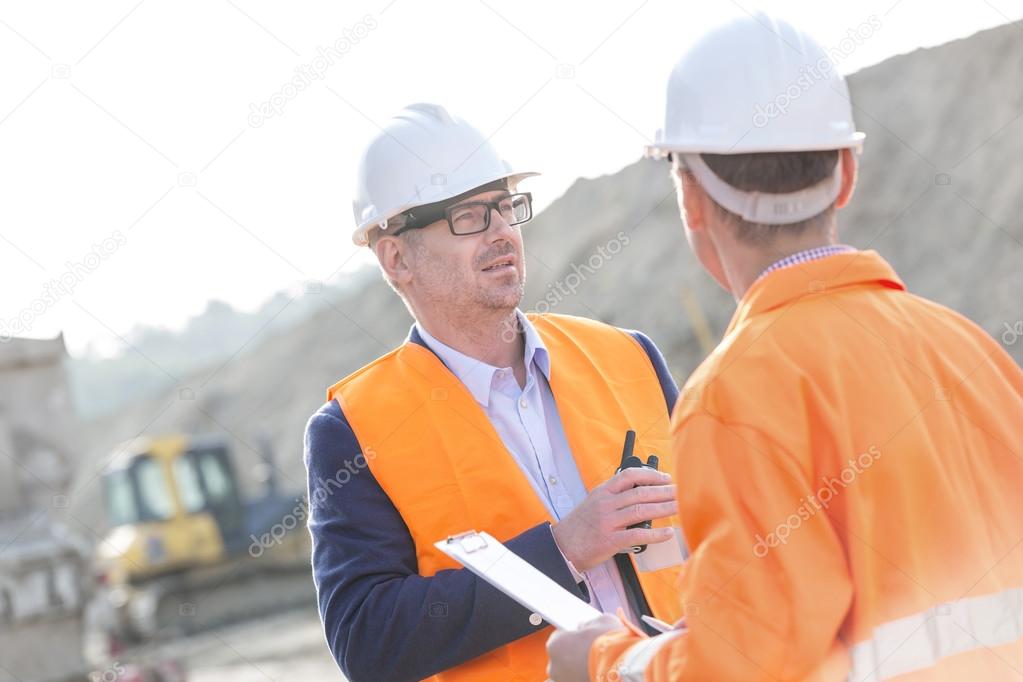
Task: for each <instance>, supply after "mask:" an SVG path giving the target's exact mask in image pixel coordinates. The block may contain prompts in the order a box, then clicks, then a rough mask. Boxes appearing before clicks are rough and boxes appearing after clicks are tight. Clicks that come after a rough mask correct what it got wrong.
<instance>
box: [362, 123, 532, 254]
mask: <svg viewBox="0 0 1023 682" xmlns="http://www.w3.org/2000/svg"><path fill="white" fill-rule="evenodd" d="M533 175H539V173H532V172H525V173H523V172H518V173H517V172H515V171H514V170H512V167H511V166H510V165H509V164H508V163H507V162H506V161H504V160H503V159H502V158H501V157H500V156H498V154H497V151H496V150H495V149H494V147H493V146H492V145H491V144H490V142H489V141H488V140H487V139H486V138H485V137H484V136H483V135H482V134H480V132H479V131H478V130H476V129H475V128H473V127H472V126H471V125H469V124H468V123H466V122H465V121H464V120H463V119H461V118H457V117H455V116H452V115H451V114H449V113H448V112H447V110H446V109H444V107H442V106H440V105H437V104H423V103H420V104H410V105H409V106H407V107H405V108H404V109H402V110H401V111H400V112H398V114H397V115H395V116H394V117H393V118H392V119H391V120H390V121H388V122H387V123H386V124H385V125H384V126H383V127H382V129H381V131H380V133H379V134H377V135H376V136H375V137H374V138H373V139H372V141H371V142H370V143H369V145H368V146H367V147H366V150H365V152H363V154H362V158H361V160H360V162H359V170H358V177H357V181H356V182H357V184H356V189H355V200H354V201H353V202H352V205H353V209H354V211H355V225H356V227H355V231H354V232H353V233H352V241H353V242H355V244H356V246H365V245H367V244H368V241H367V235H368V232H369V230H371V229H372V228H374V227H379V228H381V229H386V225H387V221H388V220H389V219H390V218H393V217H394V216H396V215H399V214H400V213H402V212H404V211H407V210H408V209H410V208H414V207H416V206H423V205H425V204H432V203H435V202H438V201H444V200H446V199H451V198H454V197H457V196H459V195H461V194H465V193H466V192H469V191H471V190H472V189H474V188H476V187H481V186H483V185H486V184H489V183H491V182H494V181H495V180H501V179H505V178H506V179H508V181H509V183H510V184H516V183H518V182H519V181H520V180H522V179H523V178H527V177H530V176H533Z"/></svg>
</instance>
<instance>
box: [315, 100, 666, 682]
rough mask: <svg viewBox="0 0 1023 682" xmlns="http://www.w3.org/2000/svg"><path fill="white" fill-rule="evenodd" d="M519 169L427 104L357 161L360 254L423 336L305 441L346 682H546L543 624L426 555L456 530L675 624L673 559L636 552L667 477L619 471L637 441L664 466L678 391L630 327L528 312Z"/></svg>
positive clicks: (524, 203) (660, 512)
mask: <svg viewBox="0 0 1023 682" xmlns="http://www.w3.org/2000/svg"><path fill="white" fill-rule="evenodd" d="M531 175H535V173H522V172H517V171H515V170H514V169H512V167H511V166H510V165H509V164H507V163H506V162H505V161H503V160H502V159H501V158H500V157H499V156H498V155H497V152H496V151H495V150H494V148H493V147H492V146H491V145H490V144H489V142H488V141H487V140H486V139H485V138H484V137H483V136H482V135H481V134H480V133H479V132H478V131H477V130H475V129H474V128H473V127H472V126H470V125H469V124H467V123H466V122H465V121H464V120H462V119H460V118H458V117H454V116H452V115H450V114H449V113H448V112H447V111H446V110H445V109H444V108H443V107H440V106H437V105H434V104H414V105H411V106H409V107H406V108H405V109H403V110H402V111H401V112H400V113H399V114H398V115H397V116H395V117H394V118H393V119H392V120H391V121H389V122H388V123H387V124H386V125H385V126H383V129H382V131H381V133H380V134H379V135H377V136H376V137H375V138H374V139H373V141H372V142H371V143H370V145H369V146H368V148H367V150H366V152H365V153H364V155H363V156H362V159H361V162H360V166H359V176H358V188H357V193H356V200H355V218H356V230H355V234H354V241H355V243H356V244H359V245H368V246H369V247H370V248H372V249H373V251H374V253H375V254H376V257H377V259H378V261H379V263H380V267H381V269H382V271H383V274H384V276H385V278H386V279H387V281H388V282H389V283H390V284H391V285H392V286H393V287H394V289H395V290H396V291H397V292H398V294H399V295H400V296H401V297H402V299H403V300H404V302H405V304H406V305H407V307H408V309H409V311H410V312H411V313H412V316H413V317H414V318H415V320H416V321H415V324H414V325H413V326H412V329H411V331H410V333H409V336H408V339H407V340H406V342H405V343H404V344H402V345H401V346H400V347H399V348H397V349H396V350H394V351H392V352H391V353H388V354H387V355H384V356H383V357H381V358H379V359H378V360H376V361H374V362H373V363H371V364H369V365H367V366H366V367H364V368H362V369H360V370H358V371H357V372H355V373H353V374H351V375H350V376H348V377H346V378H344V379H342V380H340V381H338V382H336V383H335V384H333V385H332V386H330V388H329V389H328V390H327V402H326V403H325V404H324V405H323V406H322V407H321V408H320V409H319V410H318V411H317V412H316V414H314V415H313V416H312V417H311V418H310V420H309V423H308V424H307V427H306V436H305V460H306V465H307V468H308V473H309V520H308V525H309V530H310V532H311V534H312V539H313V573H314V580H315V583H316V588H317V595H318V599H319V605H320V614H321V617H322V620H323V624H324V629H325V633H326V636H327V642H328V644H329V646H330V649H331V651H332V653H333V654H334V656H335V658H336V660H337V662H338V664H339V665H340V667H341V669H342V670H343V671H344V673H345V674H346V675H347V676H348V677H349V678H350V679H351V680H353V681H354V682H360V681H362V680H371V681H374V682H375V681H377V680H388V681H389V682H395V681H398V680H420V679H424V678H431V679H434V677H432V676H436V677H435V679H438V680H480V681H483V680H486V681H488V682H489V681H491V680H524V681H529V682H532V681H534V680H537V681H539V680H543V679H544V677H545V669H546V663H547V660H546V652H545V650H544V642H545V641H546V632H545V630H546V628H547V625H546V623H544V622H543V620H542V619H541V618H540V616H538V615H537V614H531V613H530V612H529V611H528V610H526V609H524V608H522V607H520V606H518V605H517V604H516V603H515V602H513V601H512V600H511V599H509V598H508V597H505V596H504V595H503V594H502V593H501V592H499V591H498V590H497V589H495V588H493V587H491V586H490V585H488V583H486V582H485V581H483V580H482V579H480V578H478V577H477V576H476V575H474V574H473V573H471V572H470V571H469V570H467V569H464V568H461V567H460V566H458V565H457V564H456V563H455V562H454V561H453V560H452V559H450V558H448V557H447V556H446V555H445V554H444V553H442V552H441V551H440V550H439V549H437V548H436V547H434V543H435V542H437V541H440V540H443V539H445V538H447V537H449V536H455V535H458V534H461V533H464V532H466V531H471V530H477V531H486V532H488V533H490V534H491V535H493V536H494V537H495V538H497V539H498V540H499V541H502V542H504V543H506V545H507V546H508V547H509V548H510V549H511V550H513V551H514V552H516V553H517V554H518V555H520V556H521V557H522V558H523V559H525V560H526V561H527V562H529V563H530V564H532V565H533V566H535V567H537V568H538V569H540V570H541V571H542V572H543V573H545V574H547V575H548V576H550V577H551V578H552V579H554V580H555V581H557V582H558V583H559V584H561V585H562V586H563V587H565V588H566V589H568V590H570V591H572V592H573V593H574V594H576V595H577V596H579V597H580V598H583V599H588V600H589V601H590V602H591V603H592V604H593V605H594V606H596V607H598V608H599V609H601V610H603V611H605V612H615V611H616V610H618V609H622V610H623V612H625V613H626V614H628V616H629V617H630V618H634V619H639V618H640V617H641V616H643V615H649V616H655V617H658V618H661V619H670V620H674V619H675V618H676V617H678V616H679V615H680V611H679V609H678V604H677V600H676V599H675V587H674V586H675V584H676V582H677V570H678V568H677V566H678V564H679V563H680V562H681V558H682V551H681V550H680V549H676V553H677V554H678V560H677V561H675V562H674V564H673V565H672V562H663V565H662V564H660V563H659V564H658V565H656V566H654V565H653V564H651V565H648V566H646V568H653V569H657V570H650V571H645V570H642V569H643V568H644V566H643V565H642V562H640V561H636V562H634V561H633V560H632V558H630V556H631V555H629V554H628V550H629V548H632V547H634V546H639V545H644V544H649V545H651V546H653V545H656V544H658V543H666V542H670V543H672V544H676V545H677V544H678V541H677V540H676V538H677V534H676V532H675V531H674V530H673V529H672V528H671V526H673V525H675V526H677V523H676V524H673V523H672V520H671V519H672V516H673V515H674V514H675V512H676V502H675V492H676V491H675V487H674V485H673V484H672V483H671V480H672V477H671V472H672V471H673V467H671V466H668V467H663V469H664V471H661V472H659V471H656V470H653V469H641V468H628V469H625V470H623V471H622V472H621V473H616V469H617V468H618V466H619V464H620V463H621V462H622V459H621V452H622V443H623V441H624V440H625V437H626V432H627V431H629V430H634V431H635V432H636V434H637V435H636V439H635V446H634V449H635V451H636V455H639V456H641V457H643V458H644V459H645V458H646V457H647V456H648V455H650V454H654V455H658V456H663V455H667V442H668V420H669V414H670V410H671V406H672V405H673V403H674V402H675V398H676V396H677V389H676V387H675V385H674V383H673V382H672V380H671V376H670V374H669V373H668V371H667V368H666V366H665V363H664V360H663V358H662V357H661V354H660V352H659V351H658V350H657V349H656V348H655V347H654V345H653V343H652V342H651V341H650V340H649V339H648V338H647V337H645V336H644V335H642V334H640V333H639V332H629V331H624V330H621V329H617V328H615V327H611V326H608V325H605V324H601V323H599V322H594V321H592V320H586V319H582V318H574V317H568V316H562V315H532V314H531V315H525V314H523V313H522V312H520V311H519V309H518V305H519V303H520V301H521V299H522V295H523V283H524V277H525V263H524V258H523V246H522V234H521V232H520V226H521V225H522V224H524V223H525V222H526V221H528V220H529V219H530V218H531V217H532V199H531V196H530V195H529V194H528V193H523V192H521V191H520V190H519V187H518V184H519V182H520V181H521V180H522V179H524V178H527V177H529V176H531ZM566 227H567V226H566ZM648 520H653V521H654V522H655V523H654V526H655V527H653V528H649V527H647V528H642V527H636V528H631V526H634V525H636V524H638V523H642V522H644V521H648ZM664 546H665V547H667V546H668V545H667V544H665V545H664ZM647 551H650V550H649V549H648V550H647ZM623 552H625V554H623ZM637 568H638V569H639V570H637Z"/></svg>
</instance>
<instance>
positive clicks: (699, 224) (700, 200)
mask: <svg viewBox="0 0 1023 682" xmlns="http://www.w3.org/2000/svg"><path fill="white" fill-rule="evenodd" d="M673 172H674V173H676V174H677V175H678V179H677V180H676V183H675V187H676V192H678V190H679V189H681V193H680V194H681V196H679V197H678V206H679V209H680V210H681V211H682V212H683V213H684V214H685V215H684V216H683V217H684V218H685V222H686V225H687V226H688V227H689V229H690V230H692V231H694V232H698V231H700V230H705V229H707V211H708V210H710V206H709V205H708V203H707V202H708V201H709V198H708V197H707V193H706V192H704V191H703V188H702V187H700V183H698V182H697V181H696V178H695V177H693V174H692V173H689V172H688V171H684V170H681V169H675V170H674V171H673Z"/></svg>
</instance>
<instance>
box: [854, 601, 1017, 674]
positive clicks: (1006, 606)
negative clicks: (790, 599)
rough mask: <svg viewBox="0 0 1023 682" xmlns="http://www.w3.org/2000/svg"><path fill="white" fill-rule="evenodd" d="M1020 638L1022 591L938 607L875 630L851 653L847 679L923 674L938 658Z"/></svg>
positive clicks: (888, 623)
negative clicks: (916, 672) (913, 673)
mask: <svg viewBox="0 0 1023 682" xmlns="http://www.w3.org/2000/svg"><path fill="white" fill-rule="evenodd" d="M1021 637H1023V588H1014V589H1010V590H1005V591H1004V592H996V593H994V594H988V595H984V596H982V597H969V598H966V599H960V600H959V601H956V602H952V603H949V604H938V605H937V606H932V607H931V608H929V609H927V610H926V611H923V612H921V613H917V614H913V615H912V616H906V617H905V618H899V619H898V620H893V621H889V622H887V623H884V624H883V625H879V626H878V627H876V628H874V636H873V637H872V638H871V639H868V640H866V641H863V642H860V643H858V644H856V645H854V646H853V647H852V648H851V649H850V650H849V655H850V656H851V657H852V672H851V673H850V674H849V680H850V681H855V682H876V681H879V680H887V679H889V678H892V677H895V676H897V675H903V674H905V673H909V672H913V671H915V670H923V669H925V668H930V667H933V666H935V665H937V664H938V662H939V661H940V660H941V659H942V658H946V657H948V656H954V655H955V654H961V653H965V652H967V651H973V650H975V649H980V648H982V647H995V646H1001V645H1003V644H1009V643H1011V642H1014V641H1015V640H1017V639H1020V638H1021Z"/></svg>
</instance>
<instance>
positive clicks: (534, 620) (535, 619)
mask: <svg viewBox="0 0 1023 682" xmlns="http://www.w3.org/2000/svg"><path fill="white" fill-rule="evenodd" d="M542 622H543V618H541V617H540V614H539V613H531V614H529V624H530V625H539V624H540V623H542Z"/></svg>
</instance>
